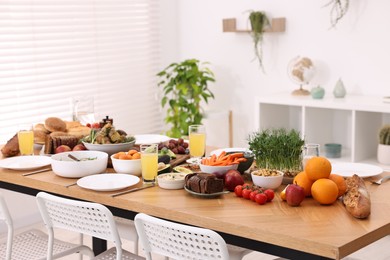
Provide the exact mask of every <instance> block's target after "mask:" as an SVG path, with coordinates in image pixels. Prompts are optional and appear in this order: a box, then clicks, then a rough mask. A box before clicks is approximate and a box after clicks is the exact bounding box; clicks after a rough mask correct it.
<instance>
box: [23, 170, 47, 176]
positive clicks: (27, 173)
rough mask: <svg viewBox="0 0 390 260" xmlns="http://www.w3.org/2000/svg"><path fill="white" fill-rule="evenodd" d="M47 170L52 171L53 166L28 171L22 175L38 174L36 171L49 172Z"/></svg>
mask: <svg viewBox="0 0 390 260" xmlns="http://www.w3.org/2000/svg"><path fill="white" fill-rule="evenodd" d="M47 171H51V168H46V169H40V170H37V171H33V172H26V173H23V174H22V176H29V175H33V174H36V173H40V172H47Z"/></svg>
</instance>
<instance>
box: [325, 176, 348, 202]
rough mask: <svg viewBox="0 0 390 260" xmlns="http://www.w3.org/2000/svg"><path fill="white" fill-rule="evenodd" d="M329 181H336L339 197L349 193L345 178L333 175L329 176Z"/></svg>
mask: <svg viewBox="0 0 390 260" xmlns="http://www.w3.org/2000/svg"><path fill="white" fill-rule="evenodd" d="M329 180H332V181H334V182H335V183H336V185H337V188H339V197H340V196H343V195H344V193H345V192H346V191H347V184H346V183H345V179H344V177H343V176H340V175H338V174H334V173H331V174H330V175H329Z"/></svg>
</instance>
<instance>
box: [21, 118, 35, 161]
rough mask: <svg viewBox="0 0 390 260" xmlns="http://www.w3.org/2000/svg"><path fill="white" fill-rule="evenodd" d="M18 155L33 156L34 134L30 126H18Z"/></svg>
mask: <svg viewBox="0 0 390 260" xmlns="http://www.w3.org/2000/svg"><path fill="white" fill-rule="evenodd" d="M18 142H19V151H20V155H34V132H33V128H32V125H29V124H26V125H20V126H19V131H18Z"/></svg>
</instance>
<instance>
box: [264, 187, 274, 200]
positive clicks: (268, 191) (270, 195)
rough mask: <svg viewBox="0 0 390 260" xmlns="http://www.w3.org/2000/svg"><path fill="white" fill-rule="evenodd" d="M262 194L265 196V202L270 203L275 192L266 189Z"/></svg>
mask: <svg viewBox="0 0 390 260" xmlns="http://www.w3.org/2000/svg"><path fill="white" fill-rule="evenodd" d="M264 194H265V195H266V196H267V201H271V200H273V199H274V197H275V192H274V191H273V190H271V189H267V190H265V191H264Z"/></svg>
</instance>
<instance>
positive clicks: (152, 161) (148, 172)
mask: <svg viewBox="0 0 390 260" xmlns="http://www.w3.org/2000/svg"><path fill="white" fill-rule="evenodd" d="M140 151H141V169H142V180H143V182H144V183H152V184H154V183H155V182H156V178H157V171H158V144H142V145H141V146H140Z"/></svg>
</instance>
